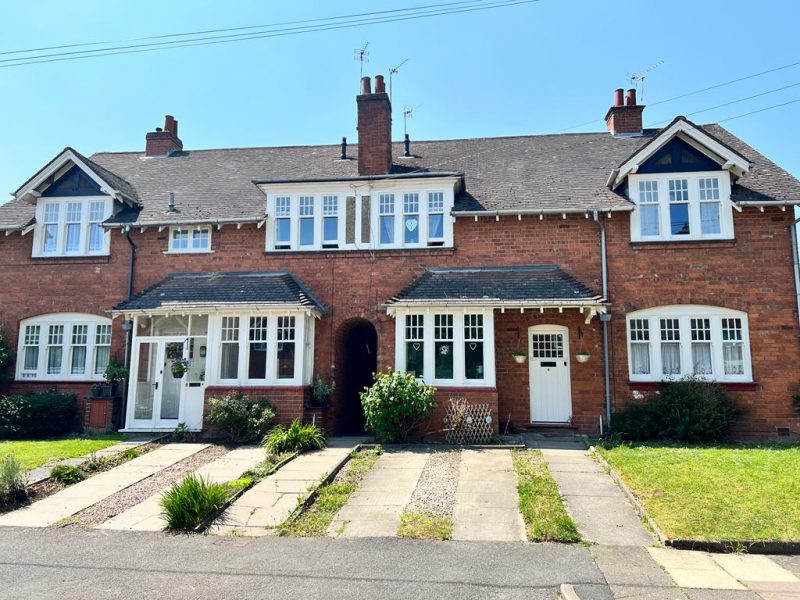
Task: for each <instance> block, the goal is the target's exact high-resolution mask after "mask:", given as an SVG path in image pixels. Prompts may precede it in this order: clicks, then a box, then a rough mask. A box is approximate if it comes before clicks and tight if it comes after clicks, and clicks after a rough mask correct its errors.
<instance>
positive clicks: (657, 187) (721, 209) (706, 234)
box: [630, 172, 733, 242]
mask: <svg viewBox="0 0 800 600" xmlns="http://www.w3.org/2000/svg"><path fill="white" fill-rule="evenodd" d="M630 179H631V181H630V189H631V190H632V192H633V197H632V200H633V201H634V202H635V203H636V205H637V207H636V210H635V211H634V213H633V214H632V216H631V240H632V241H634V242H637V241H644V242H646V241H671V240H674V241H679V240H706V239H732V238H733V213H732V211H731V206H730V204H729V203H728V202H727V200H728V198H729V197H730V182H729V179H728V177H727V174H721V173H719V172H701V173H697V174H695V173H686V174H681V175H680V176H676V175H675V174H672V173H669V174H647V175H631V176H630Z"/></svg>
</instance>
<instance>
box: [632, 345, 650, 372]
mask: <svg viewBox="0 0 800 600" xmlns="http://www.w3.org/2000/svg"><path fill="white" fill-rule="evenodd" d="M631 371H632V372H633V374H634V375H649V374H650V344H631Z"/></svg>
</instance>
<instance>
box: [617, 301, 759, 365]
mask: <svg viewBox="0 0 800 600" xmlns="http://www.w3.org/2000/svg"><path fill="white" fill-rule="evenodd" d="M627 324H628V365H629V373H630V378H631V380H632V381H660V380H664V379H678V378H681V377H685V376H688V375H696V376H699V377H705V378H708V379H714V380H717V381H751V380H752V367H751V362H750V347H749V334H748V322H747V314H746V313H743V312H740V311H735V310H730V309H726V308H719V307H714V306H699V305H673V306H660V307H655V308H649V309H646V310H640V311H636V312H633V313H630V314H628V317H627Z"/></svg>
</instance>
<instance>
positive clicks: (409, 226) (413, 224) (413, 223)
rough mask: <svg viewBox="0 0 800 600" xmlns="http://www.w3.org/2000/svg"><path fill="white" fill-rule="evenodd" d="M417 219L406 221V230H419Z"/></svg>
mask: <svg viewBox="0 0 800 600" xmlns="http://www.w3.org/2000/svg"><path fill="white" fill-rule="evenodd" d="M417 224H418V221H417V219H406V229H408V230H409V231H414V230H415V229H416V228H417Z"/></svg>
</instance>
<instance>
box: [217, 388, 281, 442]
mask: <svg viewBox="0 0 800 600" xmlns="http://www.w3.org/2000/svg"><path fill="white" fill-rule="evenodd" d="M209 404H210V405H211V412H210V413H209V414H208V421H209V422H210V423H213V424H214V425H216V426H217V427H218V428H219V429H220V431H221V432H222V433H223V435H225V436H226V437H227V438H228V439H230V440H231V441H232V442H234V443H240V442H252V441H255V440H260V439H261V438H263V437H264V434H265V433H266V432H267V431H268V430H269V428H270V426H271V425H272V424H273V423H274V422H275V417H276V416H277V413H276V412H275V408H274V407H273V406H272V404H270V403H269V402H268V401H266V400H259V401H258V402H253V403H250V402H248V399H247V396H246V395H245V394H244V393H243V392H241V391H236V392H230V393H229V394H226V395H225V396H224V397H223V398H211V400H209Z"/></svg>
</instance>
